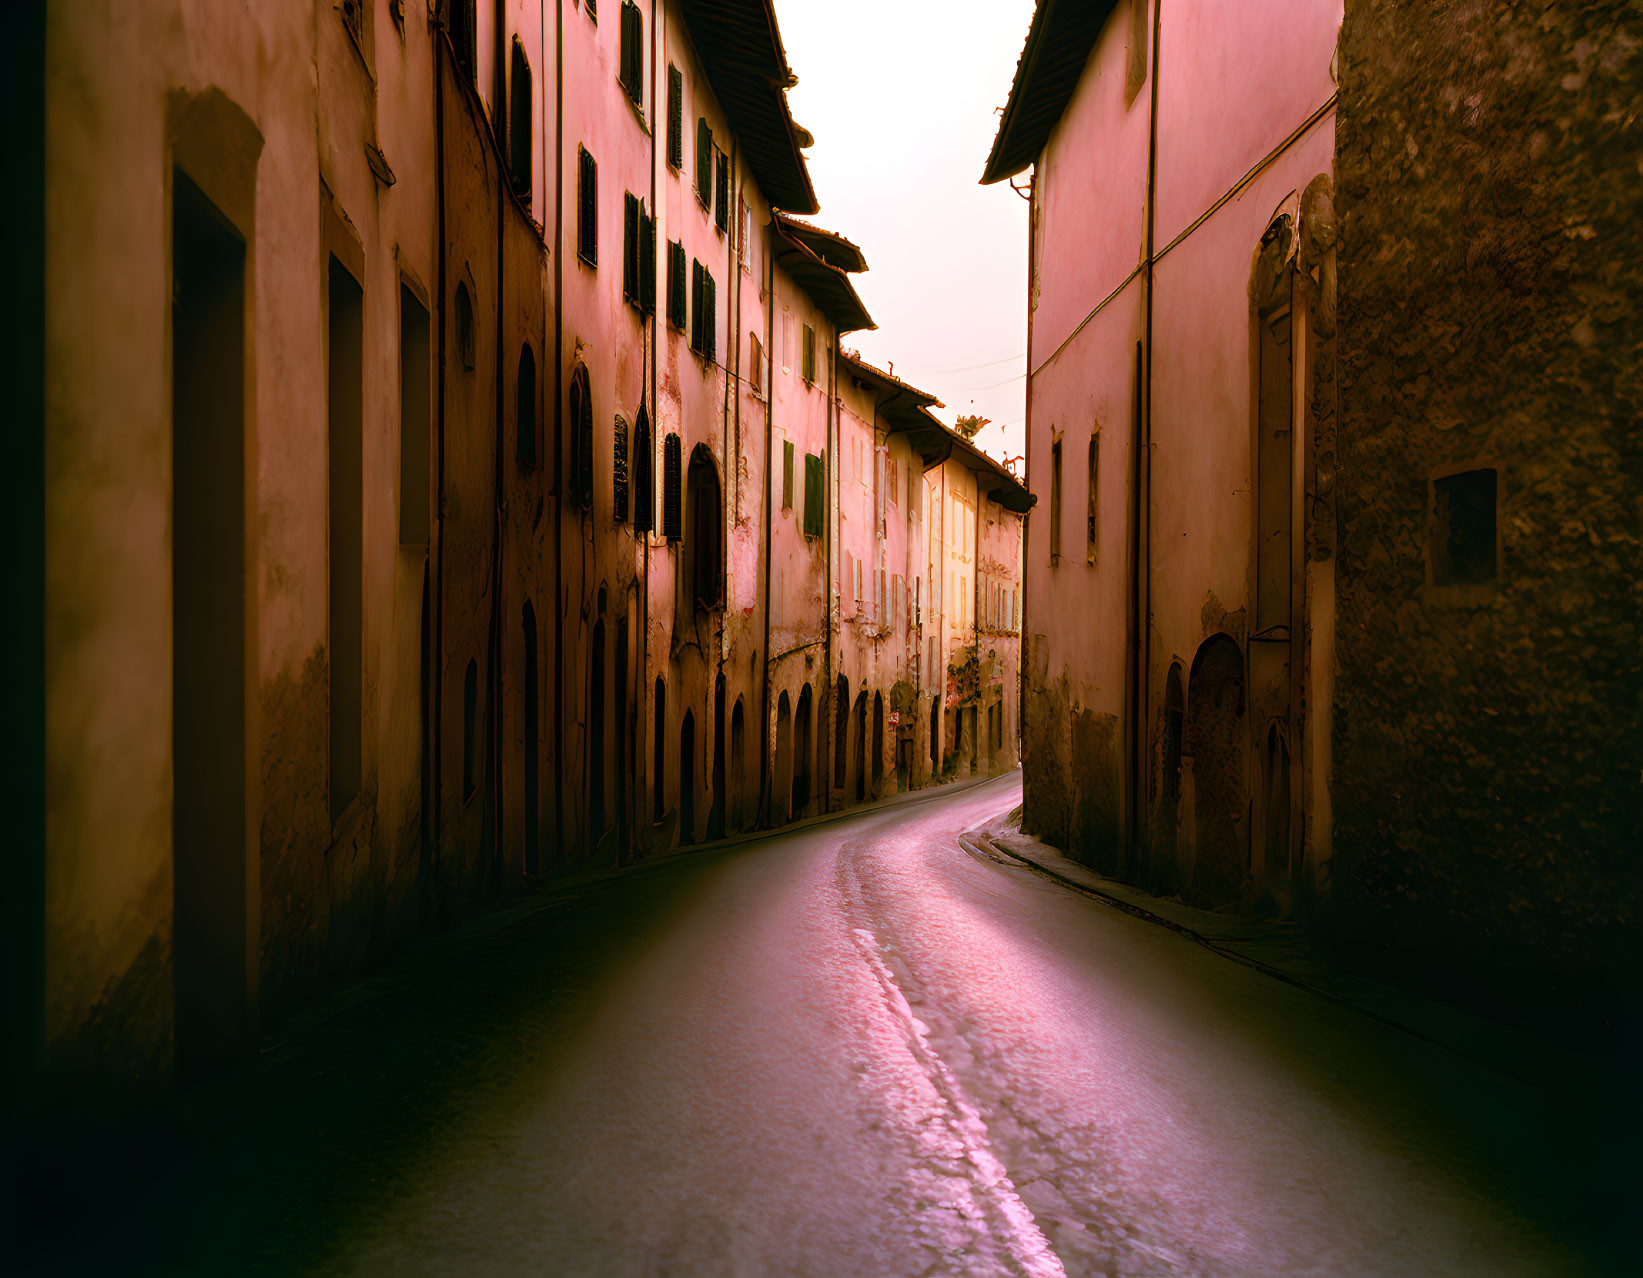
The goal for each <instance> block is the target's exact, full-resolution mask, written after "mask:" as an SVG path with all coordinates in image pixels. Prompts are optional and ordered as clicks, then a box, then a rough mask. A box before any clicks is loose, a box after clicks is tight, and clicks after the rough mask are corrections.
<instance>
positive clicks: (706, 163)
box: [696, 116, 713, 208]
mask: <svg viewBox="0 0 1643 1278" xmlns="http://www.w3.org/2000/svg"><path fill="white" fill-rule="evenodd" d="M696 198H697V199H698V200H700V201H701V202H702V203H703V204H705V205H707V206H708V207H709V208H711V207H712V206H713V130H712V129H710V128H708V127H707V121H706V120H704V119H702V117H701V116H697V117H696Z"/></svg>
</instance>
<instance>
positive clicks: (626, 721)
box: [611, 617, 633, 862]
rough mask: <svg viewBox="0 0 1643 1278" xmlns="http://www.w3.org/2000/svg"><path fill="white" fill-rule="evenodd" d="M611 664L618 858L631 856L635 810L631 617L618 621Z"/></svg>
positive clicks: (622, 858)
mask: <svg viewBox="0 0 1643 1278" xmlns="http://www.w3.org/2000/svg"><path fill="white" fill-rule="evenodd" d="M612 664H613V665H614V666H615V671H614V674H615V677H616V695H615V696H613V697H612V698H611V705H612V706H613V707H614V709H615V714H616V856H617V860H618V861H622V862H625V861H626V860H627V859H628V851H629V847H628V845H629V842H630V838H629V835H630V830H631V827H632V825H633V818H632V814H631V813H630V812H629V810H628V776H629V774H630V773H631V771H632V769H633V759H632V757H631V754H632V750H631V748H630V746H629V739H630V737H631V735H632V734H631V733H629V732H628V728H629V727H630V726H631V720H630V718H629V716H630V715H631V714H632V713H633V709H632V707H631V706H629V705H628V619H627V618H626V617H622V618H621V619H620V620H618V621H617V623H616V656H615V659H614V661H613V662H612Z"/></svg>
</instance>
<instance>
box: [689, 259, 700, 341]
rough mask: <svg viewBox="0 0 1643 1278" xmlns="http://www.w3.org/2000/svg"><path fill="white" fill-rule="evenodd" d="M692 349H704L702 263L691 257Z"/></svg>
mask: <svg viewBox="0 0 1643 1278" xmlns="http://www.w3.org/2000/svg"><path fill="white" fill-rule="evenodd" d="M690 349H691V350H693V351H700V350H701V349H702V264H701V262H700V261H699V260H698V259H696V258H694V257H693V258H691V259H690Z"/></svg>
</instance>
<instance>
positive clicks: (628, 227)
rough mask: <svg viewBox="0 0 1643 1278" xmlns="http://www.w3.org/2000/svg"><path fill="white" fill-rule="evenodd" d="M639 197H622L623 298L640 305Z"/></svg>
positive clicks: (627, 192)
mask: <svg viewBox="0 0 1643 1278" xmlns="http://www.w3.org/2000/svg"><path fill="white" fill-rule="evenodd" d="M639 218H640V208H639V197H638V196H636V195H634V194H633V192H632V191H626V192H624V193H623V195H622V297H623V298H624V299H625V300H626V301H629V302H632V303H633V304H634V305H636V306H637V305H638V303H639Z"/></svg>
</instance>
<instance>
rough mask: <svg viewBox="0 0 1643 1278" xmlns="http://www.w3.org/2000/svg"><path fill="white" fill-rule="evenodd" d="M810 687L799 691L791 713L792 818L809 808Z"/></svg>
mask: <svg viewBox="0 0 1643 1278" xmlns="http://www.w3.org/2000/svg"><path fill="white" fill-rule="evenodd" d="M810 719H811V714H810V685H809V684H808V683H807V684H805V685H804V687H802V688H800V689H799V705H798V709H797V710H795V711H794V712H793V816H795V817H802V816H803V815H804V814H805V812H806V810H808V808H809V807H810Z"/></svg>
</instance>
